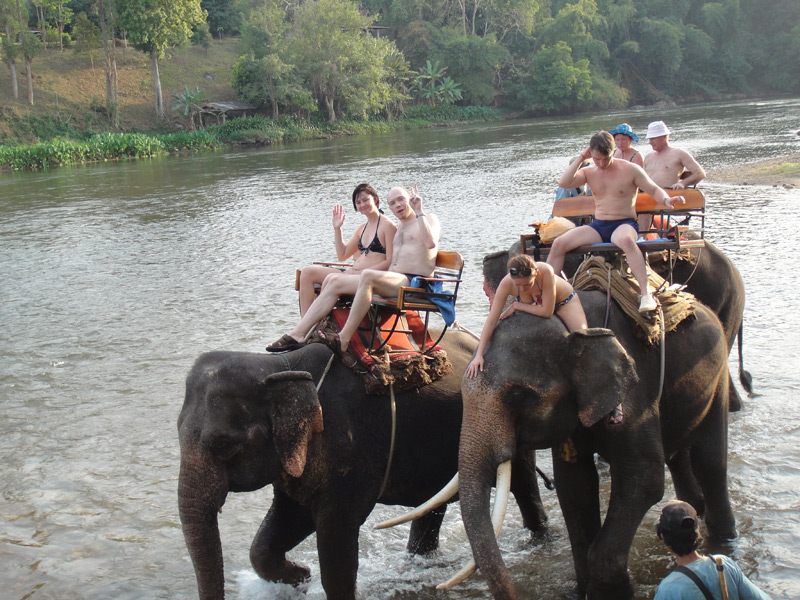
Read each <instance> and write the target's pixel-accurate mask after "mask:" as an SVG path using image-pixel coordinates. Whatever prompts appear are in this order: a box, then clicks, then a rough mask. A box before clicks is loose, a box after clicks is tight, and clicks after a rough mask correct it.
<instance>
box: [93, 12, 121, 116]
mask: <svg viewBox="0 0 800 600" xmlns="http://www.w3.org/2000/svg"><path fill="white" fill-rule="evenodd" d="M112 10H113V9H112V8H111V7H107V6H106V5H105V3H104V2H103V0H99V2H98V3H97V12H98V13H99V17H100V19H99V20H100V32H101V34H102V36H103V52H104V53H105V65H104V66H105V72H106V115H107V116H108V120H109V121H111V123H113V125H114V127H119V114H118V113H119V106H118V104H117V94H116V90H117V63H116V59H115V57H114V30H113V28H112V27H110V23H112V22H113V14H112V12H111V11H112Z"/></svg>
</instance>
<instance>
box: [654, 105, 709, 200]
mask: <svg viewBox="0 0 800 600" xmlns="http://www.w3.org/2000/svg"><path fill="white" fill-rule="evenodd" d="M669 134H670V130H669V127H667V126H666V124H665V123H664V121H653V122H652V123H650V125H648V126H647V141H648V142H649V143H650V147H651V148H652V149H653V151H652V152H650V153H649V154H648V155H647V156H645V157H644V170H645V171H646V172H647V174H648V175H649V176H650V178H651V179H652V180H653V181H655V183H656V185H658V186H661V187H662V188H664V189H665V190H683V189H686V188H687V187H690V186H693V185H696V184H698V183H700V182H701V181H703V179H705V178H706V172H705V171H704V170H703V167H701V166H700V165H699V164H698V162H697V161H696V160H695V159H694V157H693V156H692V155H691V154H689V153H688V152H687V151H686V150H681V149H680V148H675V147H673V146H670V145H669ZM684 171H686V172H687V173H688V175H687V176H686V177H684V178H683V179H681V174H682V173H683V172H684Z"/></svg>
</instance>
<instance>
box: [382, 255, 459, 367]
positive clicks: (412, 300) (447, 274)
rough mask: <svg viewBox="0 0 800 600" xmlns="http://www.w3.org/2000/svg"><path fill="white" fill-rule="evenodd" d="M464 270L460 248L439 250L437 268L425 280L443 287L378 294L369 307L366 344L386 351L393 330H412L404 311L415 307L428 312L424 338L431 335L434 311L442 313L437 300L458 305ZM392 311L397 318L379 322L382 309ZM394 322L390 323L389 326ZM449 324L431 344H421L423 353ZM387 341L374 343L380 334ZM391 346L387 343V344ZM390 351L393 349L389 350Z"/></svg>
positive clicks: (445, 328)
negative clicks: (387, 296)
mask: <svg viewBox="0 0 800 600" xmlns="http://www.w3.org/2000/svg"><path fill="white" fill-rule="evenodd" d="M463 270H464V259H463V257H462V256H461V255H460V254H459V253H458V252H448V251H445V250H439V252H438V253H437V255H436V269H435V270H434V272H433V275H432V276H431V277H422V278H420V279H422V280H423V281H425V282H426V283H429V284H430V283H434V282H441V284H442V287H443V288H444V289H443V290H442V291H431V290H429V289H426V288H420V287H401V288H400V290H399V292H398V294H397V296H396V297H394V298H384V297H381V296H375V297H374V298H373V300H372V305H371V307H370V321H371V324H372V331H371V338H370V343H369V345H368V346H367V347H368V348H371V349H372V353H373V354H375V353H377V352H379V351H383V350H384V347H385V346H386V340H388V339H390V338H391V336H392V334H393V333H396V332H398V333H410V330H408V328H407V327H405V326H403V315H404V313H405V311H406V310H413V311H416V312H417V313H419V314H422V313H424V314H425V331H424V333H423V335H422V339H423V340H426V339H428V324H429V319H430V315H431V313H435V314H439V315H440V316H441V315H442V310H441V308H440V307H439V305H438V304H436V303H435V302H434V300H437V299H440V300H442V301H445V302H450V303H452V306H453V307H455V303H456V298H457V297H458V287H459V285H460V284H461V274H462V272H463ZM387 311H388V312H389V313H391V314H392V316H393V317H394V318H389V319H387V320H385V325H383V326H379V323H380V322H381V320H382V319H381V318H380V317H381V313H382V312H384V313H385V312H387ZM389 323H391V326H389ZM447 326H448V324H447V323H445V324H444V327H442V331H441V334H440V335H439V337H438V338H437V339H436V341H435V342H433V344H432V345H430V346H426V345H425V343H424V342H423V345H422V347H420V348H419V351H420V353H423V354H424V353H427V352H430V351H431V350H433V349H434V348H435V347H436V346H437V345H438V344H439V342H440V341H441V340H442V338H443V337H444V334H445V333H446V332H447ZM379 336H380V337H382V338H383V340H384V341H382V342H379V343H377V344H376V343H375V342H376V339H377V338H378V337H379ZM387 350H388V347H387ZM389 352H391V350H389Z"/></svg>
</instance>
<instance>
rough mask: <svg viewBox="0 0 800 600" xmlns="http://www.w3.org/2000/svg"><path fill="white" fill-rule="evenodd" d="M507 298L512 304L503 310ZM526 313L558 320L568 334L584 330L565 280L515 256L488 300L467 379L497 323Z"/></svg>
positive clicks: (479, 363)
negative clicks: (478, 341)
mask: <svg viewBox="0 0 800 600" xmlns="http://www.w3.org/2000/svg"><path fill="white" fill-rule="evenodd" d="M509 296H516V298H517V300H516V302H512V303H511V305H510V306H509V307H508V308H506V309H505V310H503V307H504V306H505V303H506V300H507V299H508V297H509ZM517 311H520V312H526V313H530V314H532V315H536V316H538V317H544V318H545V319H549V318H550V317H552V316H553V315H556V316H557V317H558V318H560V319H561V320H562V321H563V322H564V325H565V326H566V327H567V330H569V331H577V330H578V329H586V328H587V324H586V315H585V314H584V312H583V306H581V300H580V298H578V295H577V294H576V293H575V290H573V289H572V286H571V285H570V284H569V282H568V281H566V280H565V279H562V278H561V277H556V276H555V273H553V269H552V267H551V266H550V265H548V264H547V263H544V262H536V261H534V260H533V258H532V257H531V256H529V255H527V254H518V255H517V256H514V257H513V258H512V259H511V260H509V261H508V274H507V275H506V276H505V277H503V279H502V280H501V281H500V285H498V286H497V292H496V293H495V295H494V297H493V298H492V299H491V307H490V308H489V317H488V318H487V319H486V324H485V325H484V326H483V331H482V332H481V341H480V344H478V349H477V350H476V351H475V358H473V359H472V362H471V363H469V366H468V367H467V376H468V377H471V378H474V377H476V376H477V375H478V372H479V371H483V352H484V350H485V349H486V346H487V345H488V344H489V340H490V339H491V337H492V333H493V332H494V329H495V327H497V322H498V321H499V320H500V319H507V318H508V317H510V316H511V315H513V314H514V313H515V312H517Z"/></svg>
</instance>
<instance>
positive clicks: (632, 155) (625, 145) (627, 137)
mask: <svg viewBox="0 0 800 600" xmlns="http://www.w3.org/2000/svg"><path fill="white" fill-rule="evenodd" d="M608 133H610V134H611V135H613V136H614V144H615V145H616V146H617V149H616V150H614V158H621V159H622V160H627V161H628V162H632V163H633V164H635V165H639V166H640V167H642V168H644V158H642V155H641V154H640V153H639V151H638V150H636V149H635V148H634V147H633V143H634V142H638V141H639V136H638V135H636V134H635V133H634V132H633V129H631V126H630V125H628V124H627V123H620V124H619V125H617V126H616V127H614V129H612V130H611V131H609V132H608Z"/></svg>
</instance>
